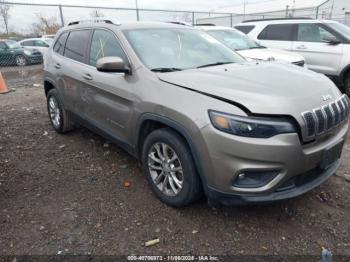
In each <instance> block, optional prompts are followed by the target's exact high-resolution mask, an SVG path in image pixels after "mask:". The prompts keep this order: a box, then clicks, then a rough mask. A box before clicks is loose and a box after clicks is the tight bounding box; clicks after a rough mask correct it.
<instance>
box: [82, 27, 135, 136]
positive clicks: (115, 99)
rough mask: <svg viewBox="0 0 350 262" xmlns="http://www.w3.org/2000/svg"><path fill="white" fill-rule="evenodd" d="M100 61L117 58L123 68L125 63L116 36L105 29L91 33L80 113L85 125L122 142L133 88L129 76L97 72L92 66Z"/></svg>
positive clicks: (131, 103) (126, 61) (132, 96)
mask: <svg viewBox="0 0 350 262" xmlns="http://www.w3.org/2000/svg"><path fill="white" fill-rule="evenodd" d="M103 57H120V58H122V59H123V60H124V62H125V63H126V64H128V63H129V62H128V57H127V55H126V53H125V52H124V50H123V48H122V46H121V44H120V42H119V40H118V38H117V37H116V35H115V34H114V33H113V32H112V31H109V30H107V29H95V30H94V32H93V36H92V41H91V45H90V49H89V61H88V64H89V66H88V67H86V68H84V70H83V71H82V73H83V74H85V75H87V76H89V79H86V80H85V83H86V84H85V85H82V86H81V87H82V88H83V90H82V93H84V97H85V99H84V101H85V103H84V112H85V115H86V116H87V117H88V119H89V122H92V123H94V124H95V125H96V126H98V127H99V128H101V129H103V130H104V131H105V132H106V133H108V134H111V135H112V136H113V137H117V138H118V139H119V140H122V141H126V140H127V136H128V133H127V132H128V128H126V127H127V126H128V124H129V120H130V118H131V114H132V105H133V101H134V100H135V96H134V86H133V83H132V81H130V77H131V76H128V75H125V74H121V73H105V72H99V71H97V69H96V63H97V61H98V59H100V58H103Z"/></svg>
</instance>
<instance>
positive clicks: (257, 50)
mask: <svg viewBox="0 0 350 262" xmlns="http://www.w3.org/2000/svg"><path fill="white" fill-rule="evenodd" d="M199 28H200V29H202V30H204V31H205V32H207V33H208V34H209V35H211V36H212V37H214V38H215V39H217V40H218V41H220V42H221V43H223V44H224V45H226V46H227V47H228V48H230V49H232V50H233V51H236V52H237V53H239V54H240V55H242V56H243V57H245V58H247V59H253V60H258V61H282V62H287V63H291V64H294V65H297V66H301V67H304V66H305V59H304V57H302V56H301V55H298V54H295V53H292V52H288V51H284V50H280V49H276V48H268V47H265V46H262V45H260V44H258V43H257V42H256V41H254V40H253V39H251V38H249V37H248V36H247V35H245V34H243V33H242V32H240V31H239V30H237V29H234V28H230V27H224V26H200V27H199Z"/></svg>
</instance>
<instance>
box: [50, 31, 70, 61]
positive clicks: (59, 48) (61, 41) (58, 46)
mask: <svg viewBox="0 0 350 262" xmlns="http://www.w3.org/2000/svg"><path fill="white" fill-rule="evenodd" d="M67 36H68V33H67V32H65V33H63V34H61V35H60V37H59V38H58V40H57V41H56V43H55V45H54V47H53V51H54V52H56V53H59V54H60V55H63V51H64V45H65V44H66V40H67Z"/></svg>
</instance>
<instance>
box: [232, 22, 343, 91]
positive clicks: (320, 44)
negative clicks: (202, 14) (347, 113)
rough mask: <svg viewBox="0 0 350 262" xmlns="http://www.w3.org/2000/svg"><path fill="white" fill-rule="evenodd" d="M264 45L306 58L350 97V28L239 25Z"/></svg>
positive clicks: (296, 24)
mask: <svg viewBox="0 0 350 262" xmlns="http://www.w3.org/2000/svg"><path fill="white" fill-rule="evenodd" d="M235 27H236V28H237V29H239V30H242V31H245V32H248V35H249V36H250V37H251V38H253V39H254V40H256V41H258V42H259V43H260V44H262V45H264V46H268V47H271V48H281V49H285V50H287V51H292V52H295V53H298V54H300V55H302V56H303V57H304V58H305V60H306V63H307V65H308V68H309V69H311V70H314V71H316V72H319V73H322V74H325V75H327V76H329V77H330V78H331V79H332V80H334V81H335V82H336V83H337V84H338V85H339V86H340V87H341V90H342V91H343V92H344V93H346V94H348V95H350V28H349V27H347V26H346V25H343V24H341V23H338V22H335V21H329V20H314V19H270V20H251V21H246V22H244V23H241V24H239V25H237V26H235Z"/></svg>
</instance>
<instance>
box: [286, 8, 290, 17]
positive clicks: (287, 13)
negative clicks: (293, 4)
mask: <svg viewBox="0 0 350 262" xmlns="http://www.w3.org/2000/svg"><path fill="white" fill-rule="evenodd" d="M286 17H289V5H287V6H286Z"/></svg>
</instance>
